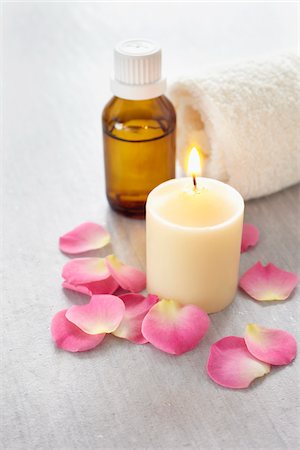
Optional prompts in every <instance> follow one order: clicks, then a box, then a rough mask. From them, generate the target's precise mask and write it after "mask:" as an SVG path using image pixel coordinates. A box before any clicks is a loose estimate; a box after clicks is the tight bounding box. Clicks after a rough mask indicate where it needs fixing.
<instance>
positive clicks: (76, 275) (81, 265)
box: [62, 258, 110, 285]
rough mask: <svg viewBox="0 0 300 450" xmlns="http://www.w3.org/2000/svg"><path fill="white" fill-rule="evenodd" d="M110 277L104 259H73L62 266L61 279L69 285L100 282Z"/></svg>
mask: <svg viewBox="0 0 300 450" xmlns="http://www.w3.org/2000/svg"><path fill="white" fill-rule="evenodd" d="M109 276H110V273H109V270H108V268H107V266H106V264H105V259H104V258H75V259H72V260H71V261H69V262H67V264H65V265H64V267H63V271H62V277H63V278H64V280H65V281H67V282H68V283H70V284H75V285H77V284H86V283H91V282H93V281H102V280H105V279H106V278H108V277H109Z"/></svg>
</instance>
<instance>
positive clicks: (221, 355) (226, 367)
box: [207, 336, 270, 389]
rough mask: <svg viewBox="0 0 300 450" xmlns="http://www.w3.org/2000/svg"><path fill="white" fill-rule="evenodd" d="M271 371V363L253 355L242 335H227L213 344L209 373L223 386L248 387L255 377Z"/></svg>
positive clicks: (208, 365)
mask: <svg viewBox="0 0 300 450" xmlns="http://www.w3.org/2000/svg"><path fill="white" fill-rule="evenodd" d="M269 372H270V366H269V364H266V363H264V362H262V361H259V360H258V359H256V358H255V357H254V356H252V355H251V353H249V351H248V349H247V346H246V344H245V341H244V339H243V338H241V337H237V336H227V337H225V338H223V339H221V340H219V341H218V342H215V343H214V344H213V345H212V346H211V349H210V355H209V358H208V362H207V373H208V375H209V376H210V378H211V379H212V380H213V381H215V382H216V383H217V384H220V385H221V386H224V387H227V388H231V389H243V388H247V387H248V386H249V385H250V383H251V382H252V381H253V380H255V378H259V377H262V376H264V375H265V374H267V373H269Z"/></svg>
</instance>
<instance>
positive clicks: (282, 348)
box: [245, 323, 297, 366]
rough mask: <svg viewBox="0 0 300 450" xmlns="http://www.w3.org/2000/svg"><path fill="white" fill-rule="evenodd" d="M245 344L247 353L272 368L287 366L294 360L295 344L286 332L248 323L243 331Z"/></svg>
mask: <svg viewBox="0 0 300 450" xmlns="http://www.w3.org/2000/svg"><path fill="white" fill-rule="evenodd" d="M245 342H246V345H247V348H248V350H249V352H250V353H251V354H252V355H253V356H255V358H257V359H260V360H261V361H264V362H266V363H268V364H272V365H273V366H281V365H284V364H289V363H290V362H291V361H293V359H295V356H296V353H297V344H296V340H295V338H294V336H293V335H292V334H290V333H288V332H287V331H284V330H277V329H272V328H265V327H261V326H260V325H256V324H255V323H249V324H248V325H247V327H246V331H245Z"/></svg>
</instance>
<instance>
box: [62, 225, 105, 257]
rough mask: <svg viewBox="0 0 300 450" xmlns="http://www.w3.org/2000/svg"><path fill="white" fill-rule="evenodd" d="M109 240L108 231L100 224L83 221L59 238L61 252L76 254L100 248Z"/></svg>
mask: <svg viewBox="0 0 300 450" xmlns="http://www.w3.org/2000/svg"><path fill="white" fill-rule="evenodd" d="M109 242H110V236H109V234H108V232H107V231H106V230H105V228H103V227H102V226H101V225H98V224H97V223H93V222H85V223H82V224H81V225H79V226H78V227H76V228H74V229H73V230H71V231H69V232H68V233H66V234H64V235H63V236H61V237H60V238H59V248H60V250H61V251H62V252H65V253H70V254H76V253H82V252H87V251H89V250H96V249H98V248H102V247H104V246H105V245H107V244H108V243H109Z"/></svg>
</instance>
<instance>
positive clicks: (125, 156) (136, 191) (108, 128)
mask: <svg viewBox="0 0 300 450" xmlns="http://www.w3.org/2000/svg"><path fill="white" fill-rule="evenodd" d="M111 89H112V93H113V94H114V97H113V98H112V99H111V100H110V101H109V103H108V104H107V105H106V106H105V108H104V111H103V115H102V125H103V146H104V162H105V179H106V195H107V199H108V202H109V204H110V205H111V207H112V208H113V209H114V210H116V211H119V212H121V213H123V214H125V215H127V216H136V217H142V216H144V214H145V203H146V199H147V196H148V194H149V192H150V191H151V190H152V189H153V188H155V187H156V186H157V185H158V184H160V183H162V182H163V181H166V180H168V179H171V178H174V177H175V158H176V145H175V128H176V114H175V110H174V107H173V105H172V104H171V102H170V101H169V100H168V99H167V98H166V97H165V96H164V92H165V90H166V80H165V79H163V78H162V77H161V49H160V47H159V45H158V44H156V43H155V42H152V41H149V40H139V39H134V40H128V41H123V42H121V43H120V44H118V45H117V46H116V48H115V52H114V76H113V78H112V80H111Z"/></svg>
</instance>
